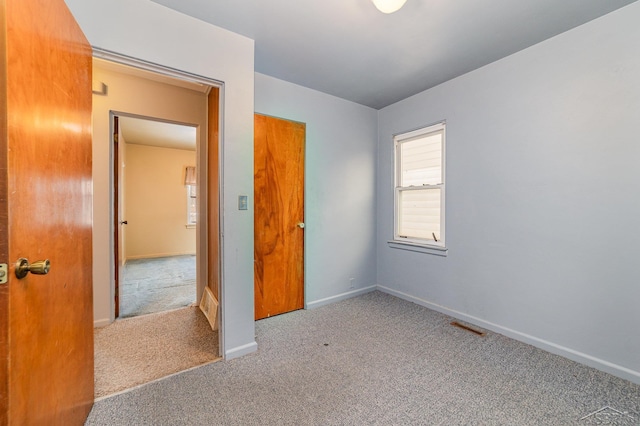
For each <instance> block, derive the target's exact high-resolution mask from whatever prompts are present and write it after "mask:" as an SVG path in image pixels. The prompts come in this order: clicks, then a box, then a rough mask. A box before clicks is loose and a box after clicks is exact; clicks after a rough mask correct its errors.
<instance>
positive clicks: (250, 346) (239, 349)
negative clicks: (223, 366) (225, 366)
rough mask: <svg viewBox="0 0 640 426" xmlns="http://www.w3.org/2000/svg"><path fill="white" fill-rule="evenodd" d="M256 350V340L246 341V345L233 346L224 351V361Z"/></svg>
mask: <svg viewBox="0 0 640 426" xmlns="http://www.w3.org/2000/svg"><path fill="white" fill-rule="evenodd" d="M257 350H258V344H257V343H256V342H251V343H247V344H246V345H242V346H236V347H235V348H232V349H229V350H228V351H225V354H224V359H225V360H226V361H229V360H232V359H234V358H239V357H241V356H244V355H248V354H250V353H252V352H255V351H257Z"/></svg>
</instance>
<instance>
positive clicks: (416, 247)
mask: <svg viewBox="0 0 640 426" xmlns="http://www.w3.org/2000/svg"><path fill="white" fill-rule="evenodd" d="M387 244H388V245H389V247H391V248H395V249H400V250H408V251H415V252H418V253H426V254H433V255H435V256H443V257H447V253H448V252H449V249H447V248H446V247H438V246H427V245H424V244H417V243H409V242H404V241H387Z"/></svg>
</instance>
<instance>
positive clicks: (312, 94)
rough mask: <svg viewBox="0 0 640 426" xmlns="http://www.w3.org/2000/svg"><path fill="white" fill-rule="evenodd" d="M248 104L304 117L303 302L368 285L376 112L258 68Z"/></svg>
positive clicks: (372, 241) (317, 301)
mask: <svg viewBox="0 0 640 426" xmlns="http://www.w3.org/2000/svg"><path fill="white" fill-rule="evenodd" d="M255 108H256V112H258V113H261V114H265V115H271V116H275V117H280V118H285V119H288V120H293V121H299V122H303V123H306V143H305V225H306V226H305V305H306V306H307V307H314V306H319V305H322V304H324V303H327V302H330V301H336V300H339V299H341V298H343V297H347V296H351V295H353V294H354V293H355V294H357V293H359V292H362V291H367V290H369V289H371V287H372V286H375V284H376V275H375V180H376V178H375V167H376V141H377V136H376V135H377V131H376V122H377V111H376V110H374V109H371V108H368V107H365V106H362V105H358V104H355V103H353V102H349V101H345V100H343V99H339V98H336V97H334V96H330V95H326V94H324V93H320V92H317V91H315V90H311V89H307V88H305V87H301V86H298V85H295V84H292V83H288V82H285V81H282V80H278V79H275V78H273V77H269V76H266V75H263V74H258V73H256V75H255ZM351 278H353V279H354V281H353V288H351V282H350V279H351Z"/></svg>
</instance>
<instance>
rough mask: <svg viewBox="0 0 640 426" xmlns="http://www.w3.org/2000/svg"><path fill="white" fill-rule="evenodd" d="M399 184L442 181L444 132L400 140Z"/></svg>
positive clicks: (425, 183) (424, 183) (414, 184)
mask: <svg viewBox="0 0 640 426" xmlns="http://www.w3.org/2000/svg"><path fill="white" fill-rule="evenodd" d="M400 159H401V160H400V167H401V175H400V182H399V184H400V185H399V186H403V187H407V186H422V185H437V184H439V183H442V132H436V133H431V134H428V135H424V136H419V137H417V138H413V139H410V140H407V141H402V142H400Z"/></svg>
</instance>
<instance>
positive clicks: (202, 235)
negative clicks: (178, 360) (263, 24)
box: [92, 46, 226, 358]
mask: <svg viewBox="0 0 640 426" xmlns="http://www.w3.org/2000/svg"><path fill="white" fill-rule="evenodd" d="M92 48H93V57H94V58H98V59H103V60H106V61H110V62H114V63H117V64H120V65H126V66H129V67H133V68H138V69H141V70H144V71H148V72H152V73H156V74H160V75H163V76H166V77H171V78H175V79H178V80H185V81H189V82H192V83H200V84H204V85H206V86H209V87H211V88H212V89H213V88H215V89H216V90H218V91H219V96H218V123H217V125H218V129H219V131H218V140H217V149H218V152H219V161H218V205H219V208H218V226H219V229H220V230H222V229H224V227H223V222H224V214H223V211H224V168H223V161H222V159H223V158H224V143H223V141H224V126H223V125H224V90H225V85H224V82H221V81H217V80H213V79H211V78H208V77H203V76H200V75H196V74H192V73H189V72H185V71H181V70H178V69H175V68H170V67H166V66H163V65H158V64H155V63H153V62H148V61H144V60H142V59H138V58H134V57H131V56H126V55H121V54H118V53H115V52H112V51H109V50H104V49H100V48H97V47H95V46H92ZM112 113H113V111H112ZM121 115H122V113H121ZM124 115H126V113H124ZM209 124H210V123H207V128H205V129H200V128H199V129H198V132H199V139H200V137H204V138H205V140H206V141H207V142H208V131H207V129H208V126H209ZM113 130H114V129H113V119H110V123H109V132H110V136H109V140H110V141H111V144H110V147H109V164H110V165H113V164H114V163H115V161H116V160H114V155H115V154H116V153H114V145H113ZM200 142H201V143H198V144H197V147H196V159H197V160H196V167H197V169H198V172H197V174H198V176H197V179H198V182H199V183H200V184H199V185H200V194H205V195H206V197H202V196H201V197H200V199H199V201H198V203H199V204H198V215H199V217H201V218H208V217H209V216H208V211H207V204H208V203H207V202H203V201H206V200H208V199H209V198H208V194H209V193H210V191H209V187H208V166H207V160H208V143H202V139H200ZM109 170H110V172H109V185H110V188H111V189H110V194H109V201H110V202H109V206H110V207H109V210H110V211H109V223H110V228H111V229H110V230H109V232H110V235H111V237H110V241H109V245H110V247H109V253H110V257H111V259H110V264H111V265H112V268H111V271H110V275H111V276H110V280H109V281H110V302H109V303H110V312H111V321H114V320H115V316H114V314H115V289H114V287H115V276H114V273H115V271H114V270H113V265H115V262H116V261H117V259H115V258H114V257H115V247H114V240H113V236H114V232H116V229H114V227H115V220H116V219H115V218H114V217H115V216H116V215H117V212H115V211H114V206H115V200H114V193H113V190H114V182H113V179H114V176H113V174H114V168H113V167H109ZM196 228H197V229H196V245H197V247H196V253H197V254H198V255H199V256H201V257H202V261H199V259H198V260H197V262H198V264H197V268H196V282H197V283H198V284H197V285H198V286H200V283H206V281H207V278H208V263H207V259H208V255H209V254H208V234H209V232H208V225H207V221H206V220H205V221H202V220H201V221H200V222H199V223H198V224H197V226H196ZM223 238H224V235H223V233H222V232H220V233H219V240H218V253H219V258H218V283H219V284H218V295H219V297H218V302H219V308H218V323H219V324H221V325H220V327H219V329H218V340H219V351H220V356H221V357H223V358H224V357H225V353H226V350H225V347H224V342H225V338H224V328H225V327H224V325H225V321H224V312H225V310H224V308H225V307H224V300H225V298H224V294H225V273H224V264H225V263H224V261H223V256H224V252H223V250H222V247H223ZM204 285H206V284H204ZM202 290H203V291H204V286H203V287H202Z"/></svg>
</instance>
